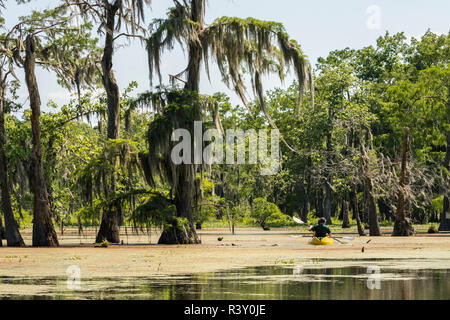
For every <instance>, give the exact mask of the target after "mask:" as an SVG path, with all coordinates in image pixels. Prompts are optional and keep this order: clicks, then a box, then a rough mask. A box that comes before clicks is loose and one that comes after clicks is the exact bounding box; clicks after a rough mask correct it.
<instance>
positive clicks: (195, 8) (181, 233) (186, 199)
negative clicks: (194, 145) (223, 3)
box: [158, 0, 234, 244]
mask: <svg viewBox="0 0 450 320" xmlns="http://www.w3.org/2000/svg"><path fill="white" fill-rule="evenodd" d="M204 14H205V8H204V0H193V1H191V20H192V21H193V22H195V23H196V24H197V25H196V26H195V28H199V29H200V30H202V29H203V28H204ZM188 52H189V64H188V68H187V81H186V85H185V87H184V89H185V90H186V91H194V92H198V91H199V86H200V64H201V61H202V53H203V49H202V46H201V43H200V42H199V41H189V43H188ZM183 166H185V168H183V170H182V173H180V177H179V179H180V181H179V183H178V185H177V188H176V190H174V191H175V192H174V193H175V206H176V208H177V216H178V217H180V218H186V219H187V221H188V226H184V225H183V226H179V225H178V222H175V221H174V223H175V225H172V226H171V227H166V229H165V230H164V231H163V233H162V234H161V237H160V239H159V241H158V243H161V244H195V243H200V239H199V237H198V236H197V232H196V231H195V226H194V215H193V211H192V204H193V201H194V190H195V179H196V175H195V172H192V171H195V170H193V168H192V165H183ZM232 228H234V226H232Z"/></svg>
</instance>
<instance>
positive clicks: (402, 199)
mask: <svg viewBox="0 0 450 320" xmlns="http://www.w3.org/2000/svg"><path fill="white" fill-rule="evenodd" d="M409 154H410V150H409V129H408V128H405V129H404V135H403V154H402V168H401V173H400V191H399V192H398V204H397V212H396V214H395V224H394V231H393V232H392V235H393V236H400V237H407V236H411V235H413V234H414V228H413V226H412V223H411V221H410V219H408V218H407V215H406V212H407V200H406V195H405V191H404V190H402V189H403V188H405V186H406V185H407V176H408V157H409Z"/></svg>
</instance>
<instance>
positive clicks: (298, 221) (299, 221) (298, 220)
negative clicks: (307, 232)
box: [292, 217, 305, 224]
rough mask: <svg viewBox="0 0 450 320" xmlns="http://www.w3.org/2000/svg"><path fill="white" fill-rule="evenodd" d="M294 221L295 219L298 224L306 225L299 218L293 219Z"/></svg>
mask: <svg viewBox="0 0 450 320" xmlns="http://www.w3.org/2000/svg"><path fill="white" fill-rule="evenodd" d="M292 219H294V221H295V222H297V223H298V224H305V223H304V222H303V221H302V220H300V219H299V218H297V217H292Z"/></svg>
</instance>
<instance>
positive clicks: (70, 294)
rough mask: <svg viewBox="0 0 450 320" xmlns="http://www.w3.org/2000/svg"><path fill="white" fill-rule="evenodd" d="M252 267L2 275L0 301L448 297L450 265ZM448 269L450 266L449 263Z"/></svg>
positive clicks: (449, 293)
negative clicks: (73, 278) (74, 276)
mask: <svg viewBox="0 0 450 320" xmlns="http://www.w3.org/2000/svg"><path fill="white" fill-rule="evenodd" d="M352 264H353V265H350V266H339V267H332V266H330V264H329V263H328V264H326V265H324V266H321V265H320V263H308V264H303V265H301V264H299V265H275V266H264V267H249V268H244V269H234V270H228V271H220V272H212V273H204V274H196V275H174V276H152V277H125V278H119V277H113V278H90V279H89V278H83V277H81V280H80V282H79V285H80V287H79V288H78V289H77V290H73V287H72V288H68V284H69V286H70V285H73V283H74V282H70V283H68V279H67V278H62V277H61V278H31V277H30V278H16V277H1V276H0V299H157V300H172V299H175V300H185V299H186V300H188V299H189V300H191V299H192V300H202V299H208V300H222V299H224V300H225V299H234V300H239V299H251V300H258V299H268V300H274V299H276V300H283V299H284V300H311V299H313V300H317V299H332V300H340V299H346V300H348V299H358V300H371V299H389V300H391V299H402V300H404V299H417V300H419V299H420V300H422V299H445V300H449V299H450V269H442V268H441V269H429V268H421V267H416V268H413V269H406V268H403V269H402V268H401V267H400V268H399V267H398V266H397V267H394V264H393V263H392V262H391V263H390V265H387V266H386V265H384V266H383V263H382V262H380V261H370V262H367V261H365V262H363V263H360V264H359V265H358V262H356V261H354V262H352ZM449 267H450V266H449Z"/></svg>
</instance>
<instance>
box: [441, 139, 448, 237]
mask: <svg viewBox="0 0 450 320" xmlns="http://www.w3.org/2000/svg"><path fill="white" fill-rule="evenodd" d="M444 168H446V169H447V172H448V171H450V130H448V131H447V152H446V154H445V159H444ZM445 182H446V184H445V185H446V188H444V206H443V210H442V214H441V224H440V225H439V231H450V199H449V192H450V191H449V177H448V174H447V173H446V174H445Z"/></svg>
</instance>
